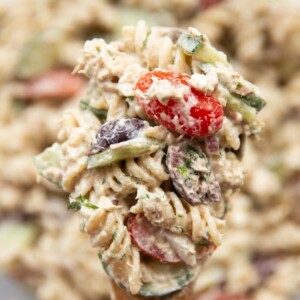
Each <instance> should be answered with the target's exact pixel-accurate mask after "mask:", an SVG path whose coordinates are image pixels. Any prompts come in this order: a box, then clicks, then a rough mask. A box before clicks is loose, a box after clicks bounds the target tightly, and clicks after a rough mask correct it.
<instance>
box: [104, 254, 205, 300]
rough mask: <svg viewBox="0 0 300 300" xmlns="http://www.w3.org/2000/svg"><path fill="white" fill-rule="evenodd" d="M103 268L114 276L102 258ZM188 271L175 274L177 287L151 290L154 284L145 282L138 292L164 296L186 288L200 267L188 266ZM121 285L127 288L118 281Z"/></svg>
mask: <svg viewBox="0 0 300 300" xmlns="http://www.w3.org/2000/svg"><path fill="white" fill-rule="evenodd" d="M101 263H102V266H103V269H104V271H105V273H106V274H107V275H108V276H109V277H110V278H114V276H113V275H114V274H113V273H112V271H111V269H110V266H109V264H107V263H104V262H103V261H102V260H101ZM186 270H187V272H186V273H184V274H183V275H179V276H174V280H175V281H176V283H177V285H176V287H174V286H173V287H172V288H169V289H165V290H162V289H160V290H159V289H158V290H153V289H152V290H151V287H152V288H153V285H151V284H149V283H144V284H143V286H142V287H141V289H140V291H139V292H138V295H140V296H142V297H146V298H148V297H163V296H167V295H169V294H171V293H174V292H177V291H179V290H181V289H182V288H184V287H185V286H187V285H188V284H190V283H191V282H192V281H194V280H195V279H196V277H197V275H198V273H199V267H196V268H193V269H191V268H189V267H186ZM116 283H117V284H118V285H119V286H120V287H122V288H124V289H126V287H124V285H123V284H122V283H120V282H116Z"/></svg>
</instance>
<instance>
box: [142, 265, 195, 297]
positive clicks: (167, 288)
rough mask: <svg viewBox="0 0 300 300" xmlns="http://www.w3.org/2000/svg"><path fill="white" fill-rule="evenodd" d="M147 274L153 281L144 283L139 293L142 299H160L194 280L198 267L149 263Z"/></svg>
mask: <svg viewBox="0 0 300 300" xmlns="http://www.w3.org/2000/svg"><path fill="white" fill-rule="evenodd" d="M149 272H151V276H152V277H153V281H152V282H149V283H144V284H143V285H142V288H141V289H140V291H139V294H140V295H141V296H143V297H161V296H165V295H168V294H171V293H174V292H176V291H179V290H181V289H182V288H183V287H185V286H186V285H188V284H190V283H191V282H192V281H193V280H195V279H196V277H197V275H198V272H199V267H196V268H191V267H189V266H187V265H175V264H163V263H160V262H154V261H151V264H150V266H149Z"/></svg>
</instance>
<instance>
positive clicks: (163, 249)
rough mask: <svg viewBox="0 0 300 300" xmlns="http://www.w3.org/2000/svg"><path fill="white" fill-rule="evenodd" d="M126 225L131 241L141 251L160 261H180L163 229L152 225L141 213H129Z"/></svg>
mask: <svg viewBox="0 0 300 300" xmlns="http://www.w3.org/2000/svg"><path fill="white" fill-rule="evenodd" d="M127 227H128V230H129V232H130V233H131V240H132V242H133V243H134V244H135V245H136V246H137V247H138V248H139V249H140V251H141V252H142V253H144V254H146V255H148V256H150V257H152V258H154V259H157V260H159V261H162V262H168V263H179V262H181V260H180V258H179V257H178V256H177V254H176V253H175V251H174V250H173V249H172V247H171V245H170V243H169V242H168V241H167V240H166V239H165V238H164V236H163V234H162V231H163V229H159V228H158V227H155V226H153V225H152V224H151V223H150V222H149V221H148V220H147V219H146V218H145V217H144V216H143V215H134V214H130V215H129V217H128V221H127Z"/></svg>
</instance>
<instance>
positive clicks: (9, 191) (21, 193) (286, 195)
mask: <svg viewBox="0 0 300 300" xmlns="http://www.w3.org/2000/svg"><path fill="white" fill-rule="evenodd" d="M140 19H145V20H146V21H147V22H148V23H149V24H150V25H167V26H180V27H184V28H187V27H188V26H194V27H197V28H198V29H199V30H200V31H203V32H204V33H205V34H207V35H208V36H209V38H210V40H211V41H212V43H213V44H214V45H215V46H217V47H218V48H221V49H222V50H224V51H225V52H226V53H227V54H228V55H229V57H230V60H231V63H232V64H233V65H234V67H235V68H237V69H238V70H239V71H240V72H241V73H242V74H243V75H244V76H245V77H246V78H247V79H249V80H250V81H253V82H254V83H255V84H257V85H258V86H259V87H260V89H261V90H262V92H263V94H264V96H265V98H266V99H267V101H268V106H267V108H266V109H265V110H264V111H263V112H262V114H261V115H260V118H261V120H263V121H264V122H265V127H264V130H263V132H262V134H261V137H260V139H259V140H253V141H249V142H247V147H246V150H245V153H244V165H245V172H246V179H245V184H244V187H243V189H242V190H241V191H240V192H239V193H238V194H236V195H235V196H234V197H233V199H232V201H231V207H230V210H231V211H230V213H229V215H228V229H227V231H226V233H225V236H224V244H223V245H222V246H221V247H220V248H219V249H218V250H217V252H216V253H215V254H214V255H213V256H212V258H211V259H210V260H209V262H208V263H207V265H206V266H205V267H204V269H203V271H202V273H201V274H200V276H199V278H198V280H197V282H196V284H195V297H194V299H193V300H247V299H255V300H269V299H270V300H299V299H300V1H296V0H223V1H222V0H169V1H162V0H119V1H117V0H114V1H113V0H111V1H105V0H64V1H60V0H5V1H4V0H0V66H1V67H0V274H2V275H1V276H0V299H7V300H8V299H9V298H8V296H7V294H6V293H7V292H8V289H15V288H16V287H15V285H13V286H11V287H10V285H8V284H7V281H6V280H7V278H12V279H14V280H16V282H19V283H20V285H23V287H24V288H25V289H26V290H27V292H26V293H25V292H20V294H19V296H18V298H16V296H15V298H11V299H18V300H19V299H20V300H22V299H23V298H21V297H23V296H20V295H21V294H22V295H23V294H24V300H25V299H28V298H26V297H27V295H28V292H29V294H32V295H34V296H35V297H36V299H38V300H61V299H63V300H105V299H109V297H108V294H109V284H108V279H107V278H106V275H105V274H104V272H103V271H102V269H101V265H100V263H99V262H98V258H97V251H96V250H95V249H92V248H91V247H90V244H89V241H88V240H87V239H86V237H85V236H83V235H82V234H81V233H80V231H79V230H77V229H76V228H78V226H79V222H78V218H77V216H76V215H74V214H71V213H70V212H69V211H68V210H67V201H68V199H67V195H66V194H64V193H63V192H61V191H60V190H58V189H56V187H55V186H52V185H50V184H49V183H47V182H46V181H44V180H42V179H41V180H40V182H38V183H37V182H36V172H35V169H34V166H33V163H32V157H33V156H34V155H35V154H37V153H39V152H41V151H42V150H43V149H44V148H45V147H47V146H49V145H51V144H52V143H53V142H54V141H55V140H56V133H57V130H58V127H59V119H60V115H61V112H62V110H64V109H66V108H68V107H73V106H77V105H78V103H79V101H80V100H81V99H82V98H83V97H84V90H85V85H86V81H85V79H84V78H83V77H80V76H71V75H70V72H71V71H72V69H73V67H74V66H75V64H76V61H77V58H78V55H79V52H80V49H81V48H82V46H83V43H84V41H85V40H87V39H92V38H99V37H103V38H105V39H108V40H112V39H115V38H117V37H118V36H120V29H121V27H122V26H123V25H128V24H136V22H137V21H138V20H140ZM3 274H5V278H6V279H5V280H1V278H3ZM1 282H2V286H1Z"/></svg>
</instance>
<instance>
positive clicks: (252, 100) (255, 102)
mask: <svg viewBox="0 0 300 300" xmlns="http://www.w3.org/2000/svg"><path fill="white" fill-rule="evenodd" d="M233 96H235V97H237V98H239V99H241V101H243V102H244V103H246V104H247V105H249V106H251V107H253V108H255V109H256V110H257V111H260V110H261V109H262V108H263V107H264V106H265V105H266V101H265V100H264V99H263V98H262V97H260V96H258V95H256V94H255V93H249V94H247V95H244V96H241V95H238V94H236V93H233Z"/></svg>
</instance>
